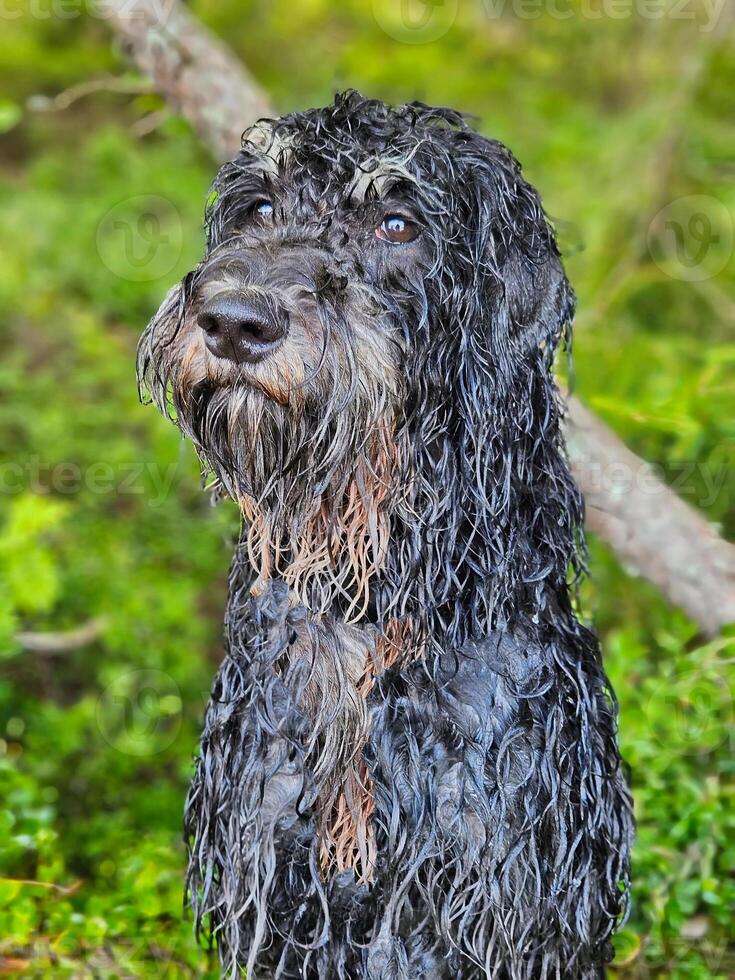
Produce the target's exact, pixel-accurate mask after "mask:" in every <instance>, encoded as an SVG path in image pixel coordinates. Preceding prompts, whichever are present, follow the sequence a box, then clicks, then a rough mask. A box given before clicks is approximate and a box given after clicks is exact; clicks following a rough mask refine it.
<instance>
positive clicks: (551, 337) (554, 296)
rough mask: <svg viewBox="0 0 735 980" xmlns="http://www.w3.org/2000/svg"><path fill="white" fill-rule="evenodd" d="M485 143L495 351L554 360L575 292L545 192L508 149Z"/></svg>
mask: <svg viewBox="0 0 735 980" xmlns="http://www.w3.org/2000/svg"><path fill="white" fill-rule="evenodd" d="M481 143H482V144H484V149H485V152H484V154H483V156H484V159H483V161H482V165H481V166H479V167H476V168H474V180H475V181H476V184H477V187H476V193H475V195H474V198H475V201H477V202H478V203H479V207H478V209H477V221H478V226H477V235H478V241H479V243H480V248H481V251H482V254H481V256H479V258H480V262H481V267H482V269H483V272H484V276H483V277H482V280H483V281H482V282H481V283H480V288H481V290H482V291H483V293H484V296H483V305H484V307H485V309H487V310H489V311H492V316H491V320H490V323H489V324H488V327H489V330H490V341H491V343H492V349H493V351H494V352H495V353H496V356H497V355H500V356H501V357H502V356H503V355H504V354H507V356H510V357H512V358H513V359H514V360H517V359H518V358H519V357H520V358H523V357H524V356H527V355H528V354H529V353H530V352H532V351H535V350H539V349H541V350H542V351H543V352H544V353H545V355H546V359H547V360H548V363H550V361H551V359H553V355H554V352H555V351H556V348H557V346H558V344H559V340H560V339H561V338H562V336H564V337H565V338H566V339H569V333H570V328H571V322H572V319H573V317H574V308H575V297H574V292H573V291H572V288H571V286H570V285H569V282H568V280H567V277H566V275H565V272H564V267H563V265H562V261H561V256H560V254H559V250H558V247H557V243H556V238H555V235H554V231H553V229H552V227H551V224H550V223H549V220H548V218H547V216H546V214H545V213H544V210H543V207H542V205H541V200H540V198H539V195H538V193H537V191H536V190H535V189H534V188H533V187H532V186H531V185H530V184H528V183H527V182H526V181H525V180H524V178H523V176H522V173H521V167H520V164H519V163H518V161H517V160H516V159H515V157H514V156H513V155H512V153H510V151H509V150H508V149H507V148H506V147H505V146H503V145H502V144H500V143H497V142H495V141H492V140H485V139H482V138H481Z"/></svg>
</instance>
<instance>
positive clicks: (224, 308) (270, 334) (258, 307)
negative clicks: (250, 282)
mask: <svg viewBox="0 0 735 980" xmlns="http://www.w3.org/2000/svg"><path fill="white" fill-rule="evenodd" d="M197 323H198V324H199V326H200V327H201V328H202V330H203V331H204V342H205V344H206V346H207V350H208V351H209V352H210V353H212V354H214V355H215V356H216V357H221V358H224V359H225V360H228V361H234V362H235V363H236V364H244V363H248V364H254V363H256V362H257V361H262V360H263V359H264V358H266V357H268V355H269V354H271V353H272V352H273V351H274V350H275V349H276V348H277V347H278V346H279V344H280V343H281V341H282V340H283V338H284V337H285V336H286V334H287V332H288V313H287V312H286V311H285V310H281V309H279V308H277V307H276V306H275V304H273V303H271V302H269V300H268V297H267V295H265V294H263V293H260V292H255V291H252V292H251V291H249V290H239V289H226V290H223V291H222V292H219V293H217V294H216V295H215V296H213V297H212V299H210V300H209V301H208V302H207V303H206V305H205V306H203V307H202V309H201V310H200V312H199V315H198V316H197Z"/></svg>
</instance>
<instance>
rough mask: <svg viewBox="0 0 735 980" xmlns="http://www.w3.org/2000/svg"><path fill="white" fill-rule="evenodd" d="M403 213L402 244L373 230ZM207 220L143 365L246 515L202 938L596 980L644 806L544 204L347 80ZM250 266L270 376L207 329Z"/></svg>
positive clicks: (250, 949) (306, 970) (195, 874)
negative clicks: (208, 344)
mask: <svg viewBox="0 0 735 980" xmlns="http://www.w3.org/2000/svg"><path fill="white" fill-rule="evenodd" d="M264 198H267V199H269V200H271V201H272V202H273V205H274V220H273V222H272V224H269V225H268V226H267V227H266V226H264V225H263V223H262V222H261V223H258V222H257V221H254V219H253V205H254V203H256V204H257V202H258V201H259V200H262V199H264ZM391 208H393V209H395V210H398V211H401V212H403V213H406V212H408V213H409V214H410V215H411V216H412V217H414V218H415V220H416V221H417V223H418V224H419V226H420V227H421V229H422V230H421V235H420V238H419V239H418V240H417V242H416V244H412V245H409V246H399V247H394V246H385V245H384V244H382V243H380V242H378V241H377V240H376V238H375V235H374V227H375V226H376V224H378V223H379V222H380V219H381V215H382V216H384V215H385V213H386V211H388V212H390V209H391ZM207 227H208V247H207V254H206V255H205V258H204V260H203V261H202V263H201V264H200V266H199V267H198V268H197V269H196V270H195V271H194V272H193V273H191V274H190V275H189V276H187V277H186V278H185V280H184V281H183V283H182V284H181V285H180V286H178V287H176V288H175V289H174V290H172V292H171V293H170V294H169V296H168V297H167V299H166V301H165V302H164V304H163V306H162V307H161V310H160V311H159V313H158V314H157V316H156V317H155V318H154V319H153V321H152V322H151V324H150V325H149V328H148V330H147V331H146V333H145V335H144V337H143V339H142V341H141V345H140V353H139V371H140V376H141V380H142V383H143V385H144V387H145V388H146V390H148V391H150V393H151V394H152V396H153V398H154V399H155V400H156V402H157V403H158V404H159V406H160V407H161V408H162V409H164V410H166V411H169V412H172V413H173V415H174V416H175V418H176V421H177V423H178V424H179V426H180V427H181V429H182V430H183V431H184V432H185V433H186V434H187V435H188V436H189V437H191V438H192V439H193V441H194V443H195V445H196V447H197V450H198V452H199V453H200V456H201V458H202V460H203V462H204V464H205V466H206V467H207V468H208V469H209V470H210V471H211V473H212V474H213V477H214V480H215V484H216V486H217V487H219V488H221V489H222V490H223V491H224V492H226V493H229V494H230V495H232V496H233V497H235V498H236V499H237V500H238V501H239V502H240V504H241V506H242V510H243V514H244V523H243V533H242V537H241V542H240V545H239V546H238V550H237V553H236V556H235V560H234V563H233V567H232V572H231V578H230V598H229V603H228V611H227V620H226V641H227V645H226V656H225V659H224V661H223V664H222V666H221V668H220V671H219V673H218V675H217V679H216V681H215V684H214V688H213V692H212V698H211V701H210V704H209V707H208V710H207V717H206V723H205V730H204V734H203V737H202V743H201V751H200V756H199V760H198V765H197V772H196V775H195V778H194V781H193V783H192V787H191V790H190V793H189V798H188V801H187V808H186V834H187V840H188V842H189V847H190V863H189V874H188V887H189V894H190V897H191V901H192V904H193V907H194V910H195V914H196V920H197V927H198V928H199V929H203V930H206V931H208V933H209V934H210V935H211V937H213V939H214V941H215V942H216V943H217V946H218V948H219V952H220V956H221V960H222V964H223V972H224V973H226V974H227V975H232V976H234V975H237V971H238V969H239V968H240V967H242V966H245V967H246V968H247V971H248V977H249V978H256V977H268V978H270V977H283V978H290V977H293V978H296V977H307V978H310V977H315V978H316V977H319V978H322V977H338V978H358V977H365V978H371V980H373V978H374V980H377V978H381V980H390V978H395V980H409V978H411V980H419V978H426V980H429V978H442V977H452V978H458V980H469V978H481V977H494V978H499V980H504V978H507V980H536V978H539V980H543V978H552V977H553V978H558V980H561V978H563V980H571V978H579V980H592V978H601V977H603V976H604V969H605V968H604V964H605V963H606V962H607V961H608V960H609V958H610V942H609V940H610V936H611V934H612V932H613V930H614V928H615V926H616V924H617V923H619V921H620V919H621V917H622V916H623V915H624V913H625V909H626V907H627V900H628V856H629V847H630V840H631V833H632V830H631V828H632V818H631V807H630V800H629V796H628V792H627V789H626V786H625V782H624V779H623V776H622V774H621V763H620V759H619V755H618V750H617V746H616V706H615V702H614V699H613V695H612V692H611V691H610V688H609V685H608V682H607V679H606V677H605V674H604V672H603V669H602V666H601V662H600V653H599V648H598V644H597V641H596V639H595V637H594V635H593V634H592V633H591V632H590V631H589V630H588V629H586V628H585V627H584V626H582V625H581V624H580V623H579V622H578V620H577V618H576V616H575V613H574V609H573V603H572V601H571V598H570V587H569V584H568V583H569V580H570V576H571V579H572V580H574V579H575V578H576V577H577V576H578V575H579V574H580V573H581V571H582V560H581V552H582V549H583V542H582V537H581V523H582V502H581V499H580V495H579V493H578V491H577V488H576V487H575V485H574V483H573V480H572V478H571V476H570V474H569V469H568V465H567V462H566V459H565V454H564V447H563V443H562V438H561V434H560V417H561V406H560V402H559V397H558V392H557V389H556V387H555V384H554V381H553V378H552V374H551V367H552V362H553V358H554V353H555V350H556V348H557V346H558V344H559V342H560V340H561V339H562V338H563V337H565V336H567V335H568V330H569V324H570V322H571V319H572V316H573V309H574V298H573V294H572V292H571V289H570V287H569V285H568V283H567V280H566V278H565V276H564V272H563V269H562V266H561V262H560V259H559V256H558V252H557V249H556V245H555V241H554V236H553V233H552V231H551V229H550V227H549V225H548V223H547V221H546V218H545V216H544V213H543V210H542V208H541V205H540V202H539V198H538V195H537V194H536V192H535V191H534V190H533V189H532V188H531V187H530V186H529V185H528V184H527V183H526V182H525V181H524V180H523V178H522V176H521V172H520V167H519V165H518V163H517V161H516V160H515V159H514V158H513V156H512V155H511V154H510V152H509V151H508V150H507V149H506V148H505V147H503V146H502V145H501V144H500V143H498V142H496V141H492V140H487V139H485V138H483V137H481V136H480V135H478V134H477V133H475V132H474V131H473V130H472V129H471V128H470V127H469V126H468V125H467V123H466V122H465V120H464V119H463V118H462V117H461V116H460V115H459V114H457V113H455V112H453V111H451V110H447V109H433V108H429V107H427V106H423V105H420V104H412V105H408V106H402V107H399V108H396V109H392V108H389V107H387V106H385V105H384V104H383V103H381V102H377V101H371V100H366V99H363V98H362V97H361V96H359V95H357V94H356V93H346V94H345V95H343V96H339V97H338V98H337V99H336V100H335V103H334V105H332V106H329V107H327V108H325V109H318V110H312V111H309V112H304V113H296V114H293V115H290V116H286V117H284V118H283V119H281V120H277V121H270V122H269V121H265V122H261V123H259V124H258V125H257V126H256V127H254V128H253V129H252V130H251V131H249V133H246V135H245V137H244V142H243V150H242V153H241V154H239V155H238V157H236V158H235V159H234V160H233V161H232V162H231V163H229V164H226V165H225V166H224V167H223V168H222V170H221V171H220V173H219V175H218V177H217V179H216V181H215V185H214V194H213V195H212V197H211V198H210V204H209V207H208V211H207ZM233 286H234V287H236V288H238V289H241V290H244V291H251V292H252V291H254V290H256V291H259V295H264V296H266V297H267V298H268V299H267V301H268V302H269V303H271V304H273V308H272V311H271V312H272V315H273V316H279V317H283V318H285V320H287V321H288V322H289V323H290V327H289V333H288V337H287V339H286V341H285V342H284V344H283V346H282V347H280V348H279V349H278V350H277V351H276V352H275V354H274V355H273V357H272V358H269V360H268V361H267V362H266V363H264V364H261V365H257V366H254V367H252V366H250V367H247V368H242V367H238V366H233V365H231V364H228V363H225V362H222V361H221V360H220V359H219V358H213V357H211V356H210V355H209V354H208V352H207V350H206V349H205V347H204V345H203V342H202V337H201V331H199V330H198V328H197V326H196V313H197V310H198V309H200V308H201V305H202V303H203V302H204V301H205V300H206V298H207V296H208V295H210V294H211V292H212V291H216V290H218V289H222V288H225V287H227V288H232V287H233Z"/></svg>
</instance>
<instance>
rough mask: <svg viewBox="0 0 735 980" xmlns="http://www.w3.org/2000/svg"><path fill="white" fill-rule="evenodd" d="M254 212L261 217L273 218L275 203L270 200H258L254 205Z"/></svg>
mask: <svg viewBox="0 0 735 980" xmlns="http://www.w3.org/2000/svg"><path fill="white" fill-rule="evenodd" d="M253 213H254V214H256V215H257V216H258V217H259V218H272V217H273V204H272V203H271V202H270V201H258V203H257V204H256V205H255V206H254V207H253Z"/></svg>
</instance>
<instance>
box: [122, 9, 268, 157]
mask: <svg viewBox="0 0 735 980" xmlns="http://www.w3.org/2000/svg"><path fill="white" fill-rule="evenodd" d="M105 9H106V10H108V12H109V16H110V20H111V22H112V24H113V25H114V27H115V30H116V32H117V34H118V36H119V38H120V40H121V42H122V45H123V48H124V50H125V51H126V53H127V54H128V55H129V57H131V58H132V59H133V61H134V62H135V64H136V65H137V66H138V68H139V69H140V70H141V71H142V72H143V73H144V74H145V75H147V76H148V77H149V78H150V79H151V80H152V81H153V84H154V86H155V88H156V89H157V90H158V91H159V92H160V93H161V94H162V95H163V96H164V97H165V99H166V101H167V102H168V104H169V106H170V108H171V109H172V111H173V112H174V113H177V114H179V115H181V116H184V117H185V118H186V119H188V120H189V122H190V123H191V124H192V126H193V127H194V129H195V130H196V132H197V133H198V135H199V137H200V138H201V140H202V142H203V143H204V144H205V145H206V146H207V147H208V148H209V149H210V151H211V152H212V153H213V154H214V156H215V157H216V158H217V160H219V161H222V160H226V159H227V158H228V157H230V156H232V154H233V153H234V152H235V151H236V150H237V149H238V147H239V146H240V136H241V135H242V132H243V130H244V129H245V128H246V126H248V125H250V123H252V122H254V121H255V120H256V119H258V118H260V117H261V116H266V115H271V114H272V110H271V107H270V104H269V101H268V99H267V98H266V96H265V95H264V94H263V92H261V90H260V89H259V88H258V86H257V85H256V83H255V82H254V80H253V79H252V78H251V76H250V74H249V73H248V72H247V71H246V70H245V68H244V67H243V65H242V63H241V62H240V61H238V59H237V58H236V57H235V56H234V55H233V53H232V52H231V51H230V49H229V48H228V47H227V46H226V45H224V44H222V42H221V41H219V40H218V38H216V37H215V36H214V34H212V33H210V32H209V31H207V30H206V29H205V28H204V27H203V26H202V25H201V24H200V23H198V21H196V20H195V19H194V17H192V15H191V14H190V13H189V12H188V11H187V10H186V8H185V7H184V6H183V5H182V4H181V3H179V2H178V0H112V2H110V3H109V4H106V7H105Z"/></svg>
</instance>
